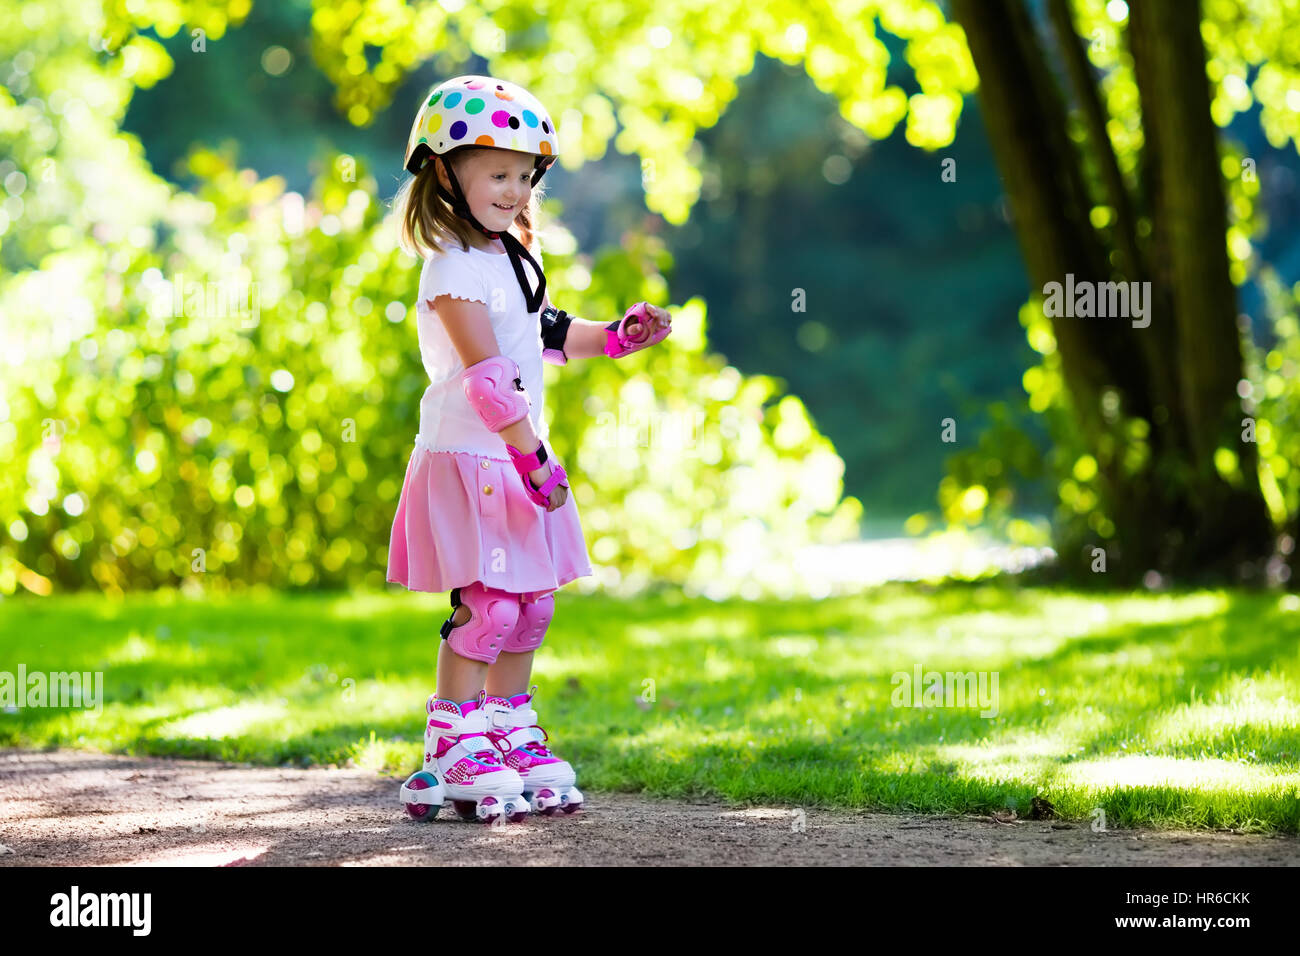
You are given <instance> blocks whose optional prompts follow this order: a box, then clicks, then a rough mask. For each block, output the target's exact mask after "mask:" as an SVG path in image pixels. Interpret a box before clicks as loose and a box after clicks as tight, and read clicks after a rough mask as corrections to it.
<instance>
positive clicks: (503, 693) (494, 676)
mask: <svg viewBox="0 0 1300 956" xmlns="http://www.w3.org/2000/svg"><path fill="white" fill-rule="evenodd" d="M536 653H537V652H536V651H524V652H523V653H521V654H512V653H510V652H509V651H502V652H501V653H500V655H498V657H497V660H496V663H495V664H490V665H488V669H487V684H486V685H484V686H485V687H486V688H487V692H488V695H489V696H491V697H505V698H507V699H509V698H511V697H514V696H515V695H516V694H524V693H527V692H528V678H529V677H531V676H532V673H533V655H534V654H536Z"/></svg>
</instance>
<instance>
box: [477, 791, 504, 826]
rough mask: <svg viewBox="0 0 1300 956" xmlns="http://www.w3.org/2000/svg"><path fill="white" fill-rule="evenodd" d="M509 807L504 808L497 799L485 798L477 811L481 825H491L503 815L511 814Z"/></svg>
mask: <svg viewBox="0 0 1300 956" xmlns="http://www.w3.org/2000/svg"><path fill="white" fill-rule="evenodd" d="M509 809H510V808H509V807H508V806H502V805H501V802H500V801H499V800H497V798H496V797H484V798H483V799H482V800H481V801H480V802H479V805H478V810H477V811H476V813H477V815H478V819H479V822H480V823H491V822H492V821H493V820H495V819H496V818H497V817H499V816H501V814H502V813H508V812H509Z"/></svg>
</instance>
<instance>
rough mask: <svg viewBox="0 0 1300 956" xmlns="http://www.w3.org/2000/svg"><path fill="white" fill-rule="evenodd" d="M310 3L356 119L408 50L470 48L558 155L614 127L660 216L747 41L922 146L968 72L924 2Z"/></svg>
mask: <svg viewBox="0 0 1300 956" xmlns="http://www.w3.org/2000/svg"><path fill="white" fill-rule="evenodd" d="M314 8H315V12H314V13H313V15H312V37H313V50H314V53H315V57H316V60H317V62H318V63H319V64H320V65H321V69H323V70H324V71H325V72H326V74H327V75H329V76H330V78H331V79H332V80H333V81H334V82H335V84H336V85H337V86H338V104H339V107H340V109H341V110H342V111H343V112H344V113H345V114H346V115H347V116H348V118H349V119H351V120H352V121H353V122H355V123H358V124H364V123H367V122H369V121H370V120H371V119H372V117H374V116H375V115H376V114H377V113H378V112H379V111H381V110H382V109H384V108H385V107H386V106H388V103H389V99H390V98H391V96H392V94H393V91H394V90H395V89H396V87H397V85H398V84H399V83H400V82H401V80H402V79H403V78H404V77H405V75H406V74H407V73H408V72H409V71H411V70H412V69H414V68H415V67H416V66H417V65H419V64H420V63H421V62H423V61H425V60H427V59H429V58H431V57H432V56H434V55H435V54H445V55H446V58H447V62H451V63H460V62H463V61H464V59H465V55H466V54H467V53H469V52H473V53H475V54H478V55H479V56H481V57H484V58H485V59H487V60H488V61H489V63H490V65H491V71H492V72H493V73H494V74H499V75H501V76H506V77H509V78H510V79H511V80H513V81H514V82H516V83H520V84H522V85H523V86H525V87H527V88H528V90H529V91H531V92H532V93H534V94H535V95H537V96H538V98H539V99H541V101H542V102H543V103H545V104H546V105H547V107H548V109H549V110H550V111H551V114H552V118H553V119H554V120H555V123H556V128H557V129H558V130H559V132H560V134H561V137H562V147H563V148H562V149H561V151H560V162H561V163H562V164H563V165H564V166H565V168H567V169H571V170H572V169H577V168H578V167H579V166H581V165H582V163H583V162H584V161H585V160H587V159H599V158H600V157H601V156H603V155H604V153H605V149H606V148H607V145H608V143H609V140H610V139H611V138H614V141H615V146H616V147H617V148H618V150H619V151H620V152H622V153H627V154H635V155H637V156H640V157H641V161H642V166H643V169H644V170H645V173H646V175H645V177H644V183H645V188H646V205H647V207H648V208H650V209H651V210H653V211H655V212H658V213H660V214H662V215H663V217H664V218H665V219H667V220H668V221H669V222H672V223H681V222H684V221H685V220H686V218H687V216H688V215H689V212H690V208H691V206H692V205H693V204H694V202H695V201H696V199H697V198H698V197H699V193H700V186H701V183H702V176H701V173H700V163H701V161H702V157H701V155H700V154H699V153H698V151H697V152H694V153H692V150H691V149H690V147H691V144H692V142H693V140H694V137H695V133H696V130H698V129H700V128H702V127H708V126H712V125H713V124H714V123H716V122H717V120H718V117H719V115H721V113H722V112H723V110H725V109H726V107H727V104H728V103H729V102H730V101H731V100H732V99H733V98H734V97H735V95H736V79H737V78H738V77H740V76H742V75H744V74H745V73H748V72H749V71H750V70H751V69H752V68H753V64H754V55H755V53H756V52H761V53H763V54H765V55H767V56H770V57H773V58H776V59H780V60H781V61H783V62H785V63H799V62H802V63H803V64H804V65H805V67H806V69H807V71H808V75H809V76H811V77H812V78H813V80H814V81H815V82H816V83H817V86H818V88H819V89H821V90H822V91H823V92H826V93H829V94H831V95H833V96H834V97H835V98H836V99H837V100H838V102H839V105H840V111H841V113H842V115H843V116H844V118H845V119H846V120H848V121H849V122H850V123H852V124H853V125H855V126H857V127H858V128H859V129H861V130H862V131H863V132H865V133H866V134H867V135H868V136H870V137H872V138H873V139H884V138H885V137H887V136H889V134H890V133H891V132H892V131H893V130H894V128H895V126H896V125H897V124H898V123H900V122H903V121H904V120H906V123H907V139H908V142H910V143H912V144H913V145H915V146H920V147H922V148H925V149H930V150H933V149H937V148H939V147H941V146H945V145H947V144H948V143H950V142H952V138H953V135H954V131H955V129H956V123H957V118H958V116H959V115H960V113H961V107H962V100H963V97H964V95H965V94H966V93H968V92H970V91H972V90H973V89H974V88H975V84H976V76H975V69H974V66H973V65H972V63H971V60H970V54H969V52H968V51H967V49H966V43H965V38H964V34H963V32H962V30H961V28H960V27H958V26H956V25H955V24H951V23H946V22H945V21H944V16H943V13H942V11H941V10H940V8H939V6H938V4H936V3H933V2H930V0H883V2H880V3H878V4H872V9H870V10H864V9H863V5H862V4H861V3H858V2H856V0H829V2H827V3H825V4H821V5H819V6H818V7H817V8H816V10H815V11H812V12H809V11H808V10H807V9H806V8H805V7H802V6H800V5H799V4H796V3H789V2H780V0H777V2H765V3H760V4H754V3H749V2H743V0H721V2H716V3H710V4H708V5H707V7H701V5H699V4H698V3H690V2H685V0H668V2H657V3H654V4H651V3H648V2H646V0H637V2H630V0H617V2H610V0H595V2H578V3H565V4H546V3H543V4H541V5H540V6H539V5H538V4H535V3H528V4H522V3H478V2H469V0H466V2H460V3H456V4H443V3H436V2H429V0H424V2H417V3H411V4H403V5H400V6H398V5H394V4H391V3H387V2H383V0H356V2H352V3H348V4H343V5H340V4H338V3H335V2H332V0H315V2H314ZM877 19H878V20H879V24H880V27H882V28H883V29H884V30H885V31H887V32H889V33H892V34H893V35H894V36H897V37H899V38H902V39H905V40H906V41H907V47H906V53H905V55H906V57H907V61H908V63H909V64H910V65H911V66H912V68H913V70H914V71H915V74H916V78H917V81H918V82H919V83H920V86H921V91H920V92H919V93H916V94H914V95H913V96H911V97H910V98H909V97H908V96H907V95H906V94H905V93H904V91H903V90H902V89H901V88H900V87H898V86H891V85H888V80H887V72H888V67H889V61H890V57H889V51H888V50H887V49H886V47H885V45H884V43H883V42H882V41H881V40H880V38H879V37H878V36H877V33H876V29H877ZM702 63H703V64H707V65H708V66H707V68H706V69H701V67H700V64H702ZM411 115H412V117H414V111H413V110H412V114H411ZM615 117H617V126H621V127H622V128H621V130H619V131H618V135H617V137H615V131H616V128H617V126H616V123H615ZM768 132H769V131H768V130H766V129H762V128H759V129H755V130H754V131H753V135H754V136H759V135H764V134H765V133H768Z"/></svg>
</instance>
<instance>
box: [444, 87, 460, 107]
mask: <svg viewBox="0 0 1300 956" xmlns="http://www.w3.org/2000/svg"><path fill="white" fill-rule="evenodd" d="M460 97H461V93H460V91H459V90H457V91H456V92H455V93H448V94H447V102H446V103H444V104H443V105H444V106H446V107H447V109H451V108H452V107H453V106H455V105H456V104H457V103H459V102H460Z"/></svg>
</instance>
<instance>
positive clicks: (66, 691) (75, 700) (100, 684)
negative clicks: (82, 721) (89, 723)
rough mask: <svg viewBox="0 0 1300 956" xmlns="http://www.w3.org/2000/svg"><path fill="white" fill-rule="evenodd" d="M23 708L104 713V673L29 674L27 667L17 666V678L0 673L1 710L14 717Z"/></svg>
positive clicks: (60, 672)
mask: <svg viewBox="0 0 1300 956" xmlns="http://www.w3.org/2000/svg"><path fill="white" fill-rule="evenodd" d="M91 678H94V679H93V681H92V679H91ZM20 707H84V708H86V710H88V711H90V712H91V713H92V714H94V716H96V717H98V716H99V715H100V714H101V713H103V712H104V672H103V671H94V672H93V673H92V672H91V671H84V672H81V671H50V673H48V674H44V673H42V672H40V671H36V672H35V673H34V674H29V673H27V665H26V664H19V665H18V673H17V675H15V674H13V673H11V672H9V671H0V711H3V712H5V713H10V714H12V713H15V712H17V710H18V709H19V708H20Z"/></svg>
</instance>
